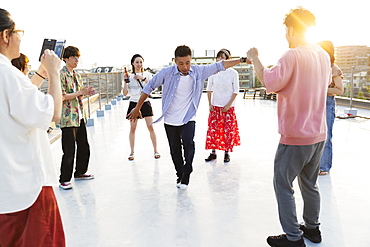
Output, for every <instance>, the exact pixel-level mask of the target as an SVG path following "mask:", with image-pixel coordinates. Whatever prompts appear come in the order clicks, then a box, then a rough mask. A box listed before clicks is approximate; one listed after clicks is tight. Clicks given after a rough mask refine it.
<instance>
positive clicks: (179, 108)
mask: <svg viewBox="0 0 370 247" xmlns="http://www.w3.org/2000/svg"><path fill="white" fill-rule="evenodd" d="M193 90H194V80H193V79H192V78H191V77H190V76H189V75H187V76H181V77H180V81H179V85H178V87H177V89H176V92H175V95H174V96H173V100H172V102H171V105H170V106H169V108H168V110H167V114H166V115H165V117H164V122H165V123H166V124H168V125H172V126H181V125H183V124H185V123H184V117H185V115H186V113H187V112H188V110H189V107H190V104H192V102H193V101H192V96H193ZM194 120H195V116H194V117H193V118H192V119H190V121H194Z"/></svg>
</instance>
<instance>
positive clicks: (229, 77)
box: [207, 68, 239, 107]
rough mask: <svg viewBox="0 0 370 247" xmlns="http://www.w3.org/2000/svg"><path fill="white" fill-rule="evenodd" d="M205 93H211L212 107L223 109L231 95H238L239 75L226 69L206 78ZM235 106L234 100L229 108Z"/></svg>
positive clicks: (233, 70)
mask: <svg viewBox="0 0 370 247" xmlns="http://www.w3.org/2000/svg"><path fill="white" fill-rule="evenodd" d="M207 91H213V94H212V105H213V106H218V107H224V106H225V105H227V103H229V101H230V99H231V97H232V95H233V94H237V93H239V75H238V72H237V71H236V70H235V69H233V68H228V69H227V70H225V71H221V72H219V73H217V74H215V75H212V76H210V77H209V78H208V85H207ZM234 105H235V100H234V101H233V103H232V104H231V107H233V106H234Z"/></svg>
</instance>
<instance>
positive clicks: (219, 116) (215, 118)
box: [206, 106, 240, 152]
mask: <svg viewBox="0 0 370 247" xmlns="http://www.w3.org/2000/svg"><path fill="white" fill-rule="evenodd" d="M222 108H223V107H218V106H213V111H210V113H209V117H208V130H207V138H206V149H217V150H223V151H231V152H232V151H233V147H234V146H240V136H239V128H238V122H237V120H236V116H235V109H234V107H230V109H229V110H228V111H227V112H222Z"/></svg>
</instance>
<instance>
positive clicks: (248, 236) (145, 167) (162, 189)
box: [51, 94, 370, 247]
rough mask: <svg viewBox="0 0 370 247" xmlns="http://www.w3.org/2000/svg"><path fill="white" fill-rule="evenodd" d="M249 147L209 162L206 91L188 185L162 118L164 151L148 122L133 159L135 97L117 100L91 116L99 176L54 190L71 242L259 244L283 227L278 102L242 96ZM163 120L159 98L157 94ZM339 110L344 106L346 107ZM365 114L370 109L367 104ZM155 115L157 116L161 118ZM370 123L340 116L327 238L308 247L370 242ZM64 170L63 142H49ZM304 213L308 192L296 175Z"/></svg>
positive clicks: (324, 180)
mask: <svg viewBox="0 0 370 247" xmlns="http://www.w3.org/2000/svg"><path fill="white" fill-rule="evenodd" d="M236 101H237V102H236V114H237V118H238V122H239V128H240V135H241V143H242V144H241V146H239V147H235V148H234V152H233V153H231V162H230V163H228V164H224V163H223V158H222V155H223V153H221V152H218V155H219V158H218V160H217V161H215V162H209V163H207V162H205V161H204V159H205V158H206V157H207V156H208V154H209V151H208V150H205V148H204V147H205V135H206V130H207V117H208V103H207V97H206V95H203V97H202V101H201V104H200V108H199V111H198V114H197V122H196V134H195V145H196V152H195V157H194V164H193V167H194V172H193V173H192V175H191V178H190V184H189V187H188V189H187V190H185V191H183V190H179V189H177V188H176V183H175V181H176V175H175V170H174V167H173V164H172V160H171V157H170V153H169V147H168V143H167V138H166V135H165V131H164V127H163V122H161V123H158V124H155V126H154V127H155V130H156V133H157V140H158V147H159V152H160V154H161V156H162V157H161V158H160V159H158V160H155V159H154V157H153V148H152V145H151V141H150V138H149V132H148V131H147V129H146V126H145V122H144V120H140V121H139V124H138V129H137V132H136V149H135V161H128V160H127V157H128V155H129V153H130V148H129V142H128V133H129V121H128V120H126V119H125V115H126V111H127V107H128V103H129V102H128V101H127V100H124V101H117V105H112V110H110V111H105V112H104V114H105V116H104V117H99V118H98V117H96V115H95V114H94V115H93V119H94V122H95V125H94V126H93V127H88V138H89V142H90V146H91V159H90V166H89V172H90V173H92V174H94V175H95V177H96V178H95V179H94V180H89V181H74V180H72V183H73V185H74V188H73V189H72V190H67V191H64V190H61V189H60V188H58V187H57V186H56V187H55V188H54V190H55V193H56V196H57V199H58V203H59V207H60V211H61V215H62V219H63V223H64V228H65V234H66V239H67V246H68V247H85V246H89V247H93V246H99V247H100V246H104V247H108V246H117V247H118V246H132V247H149V246H150V247H157V246H158V247H162V246H163V247H167V246H168V247H172V246H176V247H190V246H192V247H193V246H194V247H197V246H202V247H203V246H204V247H208V246H209V247H224V246H225V247H226V246H227V247H239V246H246V247H259V246H261V247H262V246H268V245H267V243H266V238H267V236H269V235H278V234H281V233H283V232H282V230H281V227H280V224H279V221H278V214H277V204H276V200H275V195H274V191H273V185H272V176H273V161H274V155H275V151H276V148H277V145H278V141H279V135H278V133H277V114H276V102H275V101H270V100H259V99H256V100H253V99H243V94H240V95H239V96H238V97H237V99H236ZM151 103H152V106H153V109H154V114H155V117H159V116H160V113H161V99H152V100H151ZM338 113H343V107H339V110H338ZM359 115H363V116H367V117H369V116H370V112H369V111H366V110H359ZM155 119H156V118H155ZM369 140H370V122H369V120H367V119H364V118H354V119H336V121H335V123H334V137H333V147H334V160H333V168H332V170H331V173H330V174H329V175H328V176H322V177H319V181H318V182H319V186H320V191H321V196H322V209H321V223H322V225H321V231H322V235H323V242H322V243H321V244H313V243H311V242H309V241H308V240H305V241H306V245H307V246H320V247H334V246H335V247H344V246H346V247H367V246H370V242H369V240H368V235H367V234H369V228H368V225H367V223H368V222H369V221H370V216H369V214H368V210H369V209H370V195H369V190H368V189H369V188H370V179H369V175H370V165H369V156H368V155H369V152H370V151H369ZM51 145H52V146H51V147H52V150H53V154H54V159H55V165H56V167H57V169H59V166H60V161H61V156H62V151H61V143H60V140H57V141H55V142H54V143H53V144H51ZM295 190H296V203H297V210H298V215H299V217H300V220H302V218H301V214H302V199H301V196H300V192H299V188H298V185H297V184H296V182H295Z"/></svg>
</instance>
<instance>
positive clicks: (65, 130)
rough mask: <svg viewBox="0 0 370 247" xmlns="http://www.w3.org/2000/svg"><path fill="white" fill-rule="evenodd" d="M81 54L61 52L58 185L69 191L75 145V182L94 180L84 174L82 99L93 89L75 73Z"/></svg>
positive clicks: (75, 50) (86, 149) (87, 149)
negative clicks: (61, 151) (61, 155)
mask: <svg viewBox="0 0 370 247" xmlns="http://www.w3.org/2000/svg"><path fill="white" fill-rule="evenodd" d="M79 58H80V51H79V50H78V48H76V47H73V46H68V47H66V48H65V50H64V54H63V61H64V62H65V63H66V65H65V66H64V67H63V69H62V70H61V71H60V80H61V86H62V94H63V109H62V117H61V120H60V121H59V123H58V125H59V127H60V128H61V130H62V149H63V157H62V164H61V167H60V172H61V174H60V178H59V182H60V185H59V187H61V188H62V189H72V183H71V182H70V181H71V178H72V173H73V163H74V157H75V151H76V144H77V156H76V168H75V172H74V178H75V179H93V178H94V175H92V174H86V172H87V168H88V165H89V159H90V146H89V142H88V140H87V132H86V125H85V120H84V119H85V118H86V113H85V111H84V109H83V103H82V97H83V96H84V95H91V94H94V93H95V89H94V88H93V87H84V86H83V84H82V79H81V75H80V74H78V73H77V72H75V71H74V69H75V68H76V67H77V65H78V61H79Z"/></svg>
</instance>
